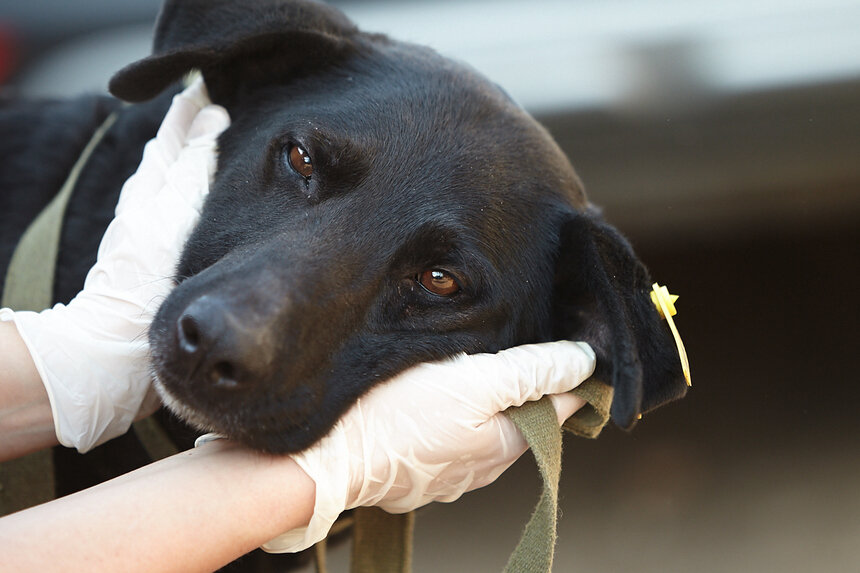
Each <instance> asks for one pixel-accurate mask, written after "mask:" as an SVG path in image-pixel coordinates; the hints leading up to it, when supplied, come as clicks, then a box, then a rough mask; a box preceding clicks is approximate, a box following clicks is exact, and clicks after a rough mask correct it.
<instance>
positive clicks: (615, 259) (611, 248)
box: [553, 209, 687, 429]
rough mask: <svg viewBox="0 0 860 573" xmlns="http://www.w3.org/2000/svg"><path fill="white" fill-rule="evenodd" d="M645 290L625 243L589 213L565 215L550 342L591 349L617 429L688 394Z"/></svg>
mask: <svg viewBox="0 0 860 573" xmlns="http://www.w3.org/2000/svg"><path fill="white" fill-rule="evenodd" d="M651 290H652V283H651V281H650V279H649V276H648V272H647V270H646V269H645V267H644V266H643V265H642V263H641V262H639V260H638V259H637V258H636V255H635V254H634V253H633V249H632V248H631V247H630V244H629V243H628V242H627V240H626V239H624V237H622V236H621V234H620V233H619V232H618V231H617V230H616V229H614V228H613V227H611V226H610V225H608V224H606V223H605V222H604V221H603V220H602V218H601V217H600V215H599V214H598V213H597V212H596V211H595V210H593V209H589V210H586V211H585V212H582V213H579V212H577V213H570V214H567V215H566V216H565V220H564V222H563V224H562V228H561V233H560V245H559V256H558V262H557V266H556V283H555V287H554V291H555V292H554V297H553V311H554V312H553V316H554V323H553V329H554V337H555V338H556V339H559V338H566V339H570V340H584V341H586V342H588V343H589V344H590V345H591V347H592V348H593V349H594V351H595V353H596V354H597V368H596V370H595V377H597V378H598V379H600V380H603V381H605V382H606V383H608V384H611V385H612V387H613V389H614V391H615V393H614V398H613V402H612V409H611V415H612V419H613V421H614V422H615V423H616V424H617V425H618V426H620V427H622V428H624V429H630V428H632V427H633V425H634V424H635V423H636V420H637V418H638V415H639V414H640V413H642V412H645V411H648V410H651V409H653V408H656V407H657V406H660V405H661V404H664V403H666V402H669V401H670V400H674V399H677V398H680V397H682V396H683V395H684V394H685V393H686V391H687V384H686V381H685V378H684V375H683V371H682V368H681V363H680V359H679V356H678V352H677V349H676V346H675V342H674V339H673V337H672V334H671V331H670V329H669V326H668V325H667V323H666V321H665V320H663V319H662V318H661V317H660V315H659V314H658V312H657V310H656V307H655V306H654V303H653V302H652V301H651V297H650V292H651Z"/></svg>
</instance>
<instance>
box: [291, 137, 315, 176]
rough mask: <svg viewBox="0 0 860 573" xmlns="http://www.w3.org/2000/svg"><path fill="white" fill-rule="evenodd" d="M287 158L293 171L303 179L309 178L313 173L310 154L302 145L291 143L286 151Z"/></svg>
mask: <svg viewBox="0 0 860 573" xmlns="http://www.w3.org/2000/svg"><path fill="white" fill-rule="evenodd" d="M287 159H288V160H289V162H290V167H292V168H293V171H295V172H296V173H298V174H299V175H301V176H302V177H304V178H305V179H309V178H310V176H311V175H313V174H314V164H313V162H311V156H310V155H308V152H307V151H305V150H304V149H303V148H302V147H299V146H298V145H291V146H290V149H289V151H288V152H287Z"/></svg>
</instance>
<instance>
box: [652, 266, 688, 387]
mask: <svg viewBox="0 0 860 573" xmlns="http://www.w3.org/2000/svg"><path fill="white" fill-rule="evenodd" d="M653 289H654V290H652V291H651V300H652V301H653V302H654V306H656V307H657V312H658V313H660V316H661V317H662V318H665V319H666V321H667V322H668V323H669V328H670V329H671V330H672V335H673V336H674V337H675V344H676V345H677V346H678V356H680V357H681V368H682V369H683V371H684V378H686V379H687V386H692V383H691V382H690V362H689V361H688V360H687V351H686V350H684V343H683V342H681V335H680V334H678V329H677V327H675V321H674V320H672V317H673V316H675V315H676V314H678V311H677V310H675V301H676V300H678V296H677V295H674V294H669V289H667V288H666V287H665V286H660V285H659V284H658V283H654V285H653Z"/></svg>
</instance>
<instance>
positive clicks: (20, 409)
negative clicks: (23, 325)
mask: <svg viewBox="0 0 860 573" xmlns="http://www.w3.org/2000/svg"><path fill="white" fill-rule="evenodd" d="M0 357H2V359H0V461H2V460H8V459H11V458H15V457H18V456H22V455H24V454H27V453H29V452H32V451H35V450H38V449H41V448H46V447H48V446H53V445H56V444H57V443H58V442H57V436H56V434H55V432H54V420H53V416H52V415H51V404H50V402H49V401H48V393H47V392H46V391H45V386H44V385H43V384H42V380H41V379H40V378H39V373H38V372H37V371H36V366H35V364H34V363H33V359H32V358H31V357H30V353H29V351H28V350H27V347H26V346H25V345H24V341H23V340H21V336H20V335H19V334H18V329H17V328H15V324H14V323H12V322H0Z"/></svg>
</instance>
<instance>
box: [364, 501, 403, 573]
mask: <svg viewBox="0 0 860 573" xmlns="http://www.w3.org/2000/svg"><path fill="white" fill-rule="evenodd" d="M354 516H355V524H354V525H353V533H352V567H351V569H350V571H351V572H352V573H408V572H409V571H411V570H412V532H413V530H414V525H415V514H414V512H409V513H401V514H391V513H386V512H385V511H383V510H381V509H379V508H378V507H359V508H356V509H355V511H354Z"/></svg>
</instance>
